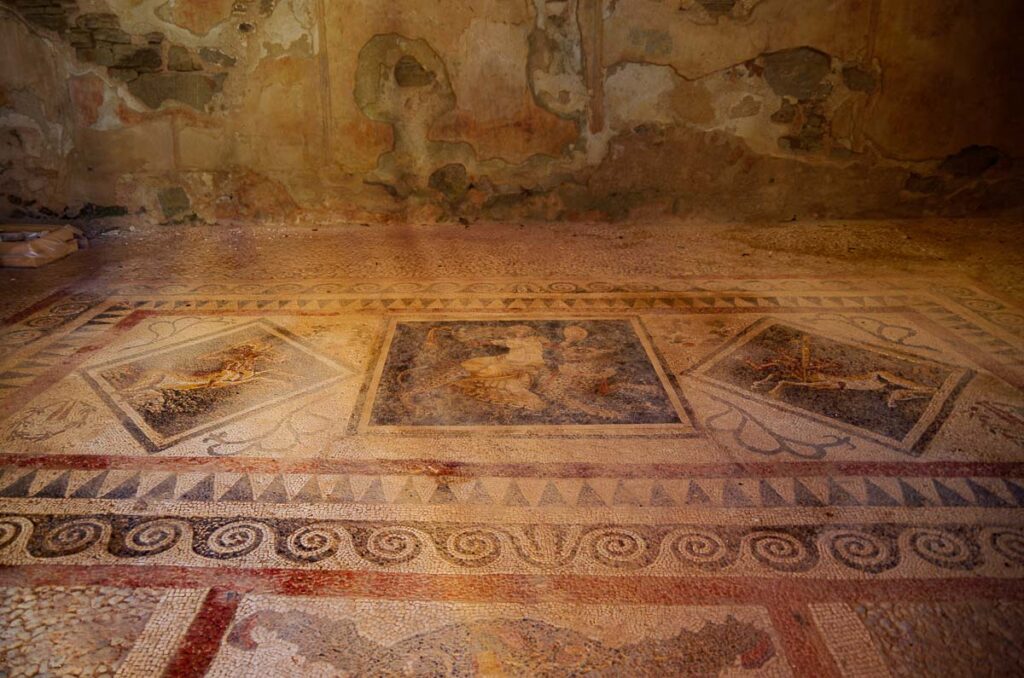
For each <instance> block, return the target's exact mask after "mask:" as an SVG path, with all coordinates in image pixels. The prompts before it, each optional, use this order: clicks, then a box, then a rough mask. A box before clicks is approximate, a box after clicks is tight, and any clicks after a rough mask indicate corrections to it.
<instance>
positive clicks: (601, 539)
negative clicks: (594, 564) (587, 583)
mask: <svg viewBox="0 0 1024 678" xmlns="http://www.w3.org/2000/svg"><path fill="white" fill-rule="evenodd" d="M649 552H650V549H649V547H648V544H647V540H646V539H644V537H643V535H640V534H638V533H636V532H634V531H632V530H626V529H623V528H620V527H609V528H602V529H599V530H596V531H594V532H593V533H591V534H590V555H591V557H593V558H594V560H596V561H598V562H599V563H601V564H603V565H607V566H609V567H628V568H635V567H643V566H644V565H647V564H648V563H649V561H650V554H649Z"/></svg>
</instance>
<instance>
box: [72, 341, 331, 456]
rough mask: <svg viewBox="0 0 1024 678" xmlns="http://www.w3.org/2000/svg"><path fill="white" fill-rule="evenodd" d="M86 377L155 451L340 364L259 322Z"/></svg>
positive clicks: (316, 381)
mask: <svg viewBox="0 0 1024 678" xmlns="http://www.w3.org/2000/svg"><path fill="white" fill-rule="evenodd" d="M84 374H85V376H86V377H87V379H88V381H89V383H90V384H92V386H93V387H94V388H95V389H96V391H97V392H98V393H99V394H100V395H101V396H103V398H104V400H105V401H106V402H107V403H108V404H109V405H110V406H111V407H112V408H113V409H114V410H115V411H116V412H118V413H119V414H120V415H121V417H122V422H123V423H124V425H125V426H126V427H127V428H128V429H129V430H130V431H131V432H132V433H133V435H135V436H136V437H137V438H138V439H139V441H140V442H141V443H143V444H144V445H146V446H147V448H149V449H150V450H159V449H162V448H165V447H168V446H169V445H172V444H174V443H175V442H177V441H180V440H182V439H185V438H188V437H191V436H195V435H198V434H199V433H202V432H204V431H209V430H211V429H212V428H215V427H217V426H219V425H223V424H224V423H226V422H228V421H231V420H233V419H236V418H238V417H240V416H244V415H245V414H248V413H251V412H253V411H255V410H256V409H259V408H263V407H267V406H269V405H273V404H275V403H278V402H281V401H283V400H286V399H288V398H291V397H295V396H297V395H300V394H302V393H307V392H309V391H311V390H313V389H316V388H318V387H321V386H323V385H325V384H327V383H329V382H331V381H332V380H334V379H337V378H338V377H339V376H340V375H341V374H342V368H340V367H339V366H338V365H336V364H334V363H332V362H331V361H330V360H327V359H326V358H323V357H322V356H319V355H317V354H315V353H314V352H313V351H311V350H310V349H309V348H307V347H306V346H304V345H303V344H302V343H300V342H299V341H298V340H297V339H296V338H294V337H293V336H291V335H290V334H289V333H288V332H287V331H286V330H284V329H283V328H280V327H276V326H274V325H273V324H271V323H268V322H266V321H257V322H253V323H249V324H245V325H243V326H241V327H235V328H232V329H229V330H226V331H223V332H218V333H214V334H212V335H207V336H203V337H199V338H196V339H192V340H189V341H186V342H182V343H181V344H178V345H174V346H172V347H168V348H163V349H160V350H157V351H150V352H145V353H142V354H140V355H135V356H131V357H128V358H122V359H119V360H115V361H112V362H109V363H106V364H103V365H99V366H96V367H91V368H89V369H88V370H86V371H85V373H84Z"/></svg>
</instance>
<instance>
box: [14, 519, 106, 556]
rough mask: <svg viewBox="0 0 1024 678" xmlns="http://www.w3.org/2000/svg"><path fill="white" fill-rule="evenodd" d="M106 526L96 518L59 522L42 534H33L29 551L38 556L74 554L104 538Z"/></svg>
mask: <svg viewBox="0 0 1024 678" xmlns="http://www.w3.org/2000/svg"><path fill="white" fill-rule="evenodd" d="M105 528H106V526H105V525H104V524H103V523H101V522H99V521H97V520H94V519H90V518H76V519H72V520H68V521H65V522H63V523H59V524H57V525H56V526H54V527H52V528H50V529H49V530H47V531H46V532H44V533H43V534H42V536H41V537H39V536H38V535H33V539H32V541H31V542H30V544H29V551H30V553H32V555H34V556H36V557H37V558H59V557H61V556H73V555H75V554H76V553H81V552H82V551H85V550H86V549H88V548H89V547H90V546H92V545H94V544H96V543H97V542H99V541H100V540H101V539H102V538H103V533H104V532H105V531H106V530H105Z"/></svg>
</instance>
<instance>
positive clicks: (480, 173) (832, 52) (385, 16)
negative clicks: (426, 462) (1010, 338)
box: [0, 0, 1024, 222]
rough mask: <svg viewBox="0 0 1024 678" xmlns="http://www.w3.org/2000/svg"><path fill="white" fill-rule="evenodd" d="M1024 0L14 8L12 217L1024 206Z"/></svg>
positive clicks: (325, 1)
mask: <svg viewBox="0 0 1024 678" xmlns="http://www.w3.org/2000/svg"><path fill="white" fill-rule="evenodd" d="M1022 25H1024V3H1021V2H1020V1H1019V0H429V1H427V0H0V214H4V215H6V216H8V217H12V216H13V217H19V216H46V217H53V216H55V215H57V216H63V217H69V218H74V217H89V216H96V215H100V216H102V215H112V214H131V215H141V217H142V218H144V219H146V220H151V221H155V222H179V221H193V220H198V221H204V222H215V221H230V220H239V219H241V220H266V221H274V220H282V219H293V218H296V217H302V216H304V215H313V216H319V217H323V216H326V217H330V218H338V219H355V220H364V221H373V220H389V219H392V220H393V219H421V220H434V219H440V220H445V219H448V220H454V219H460V218H461V219H477V218H487V219H524V220H525V219H595V218H598V219H600V218H612V219H614V218H622V217H625V216H629V215H634V216H635V215H650V214H674V215H677V216H700V217H708V218H719V219H791V218H794V217H795V218H818V217H820V218H830V217H878V216H915V215H922V214H943V215H967V214H972V215H973V214H997V213H1006V212H1007V211H1010V210H1016V209H1020V206H1021V204H1022V203H1024V168H1022V165H1024V163H1022V162H1020V161H1019V160H1018V161H1017V162H1016V163H1015V158H1016V159H1020V158H1022V157H1024V136H1022V134H1021V133H1020V131H1019V129H1020V119H1021V114H1022V112H1024V100H1022V99H1024V82H1022V76H1021V68H1020V63H1021V59H1020V57H1021V48H1020V47H1019V46H1018V45H1019V44H1020V39H1019V36H1018V35H1017V33H1019V27H1020V26H1022Z"/></svg>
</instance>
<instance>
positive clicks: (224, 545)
mask: <svg viewBox="0 0 1024 678" xmlns="http://www.w3.org/2000/svg"><path fill="white" fill-rule="evenodd" d="M266 529H267V528H266V527H265V526H264V525H262V524H260V523H258V522H255V521H247V520H236V521H231V522H228V523H226V524H223V525H220V526H219V527H216V528H215V529H213V530H212V531H211V532H210V533H209V535H208V536H207V537H206V539H204V540H197V541H196V542H195V543H194V544H193V547H192V549H193V550H194V551H196V552H197V553H199V555H203V556H207V557H209V558H217V559H218V560H228V559H231V558H241V557H243V556H246V555H249V554H250V553H252V552H253V551H255V550H256V549H257V548H258V547H259V545H260V544H262V543H263V540H264V538H265V537H266Z"/></svg>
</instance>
